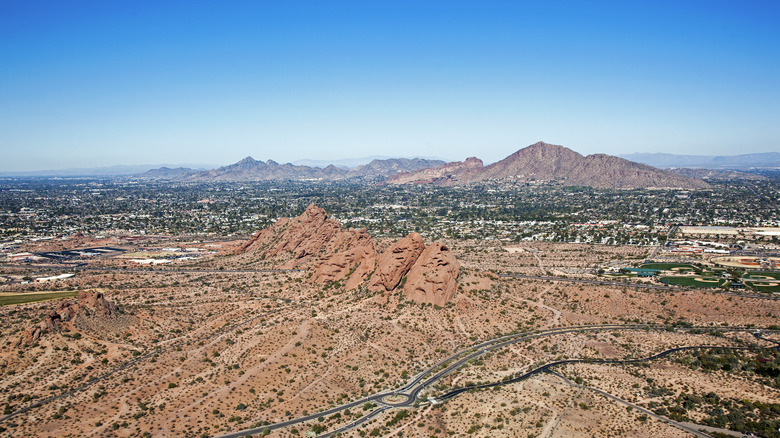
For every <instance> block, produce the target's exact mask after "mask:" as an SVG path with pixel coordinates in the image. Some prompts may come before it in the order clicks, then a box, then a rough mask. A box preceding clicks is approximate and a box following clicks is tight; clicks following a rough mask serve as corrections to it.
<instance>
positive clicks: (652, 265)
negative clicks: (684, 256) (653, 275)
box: [640, 263, 699, 272]
mask: <svg viewBox="0 0 780 438" xmlns="http://www.w3.org/2000/svg"><path fill="white" fill-rule="evenodd" d="M640 268H642V269H660V270H662V271H671V270H672V269H674V268H680V269H678V271H695V272H699V268H697V267H696V266H693V265H689V264H687V263H645V264H644V265H642V266H640Z"/></svg>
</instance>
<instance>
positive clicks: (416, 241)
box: [368, 233, 425, 292]
mask: <svg viewBox="0 0 780 438" xmlns="http://www.w3.org/2000/svg"><path fill="white" fill-rule="evenodd" d="M424 249H425V242H423V238H422V236H420V234H419V233H411V234H409V235H408V236H406V237H404V238H403V239H401V240H399V241H398V242H396V243H395V244H394V245H393V246H391V247H390V248H388V249H387V251H385V252H384V253H382V255H381V256H380V257H379V260H378V261H377V267H376V271H374V275H373V276H371V279H370V280H369V286H368V289H369V290H371V291H375V292H382V291H387V292H389V291H391V290H393V289H395V288H396V286H398V284H399V283H400V282H401V279H402V278H403V277H404V275H406V273H407V272H409V269H411V268H412V265H414V262H416V261H417V258H418V257H420V254H422V252H423V250H424Z"/></svg>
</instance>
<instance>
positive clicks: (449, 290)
mask: <svg viewBox="0 0 780 438" xmlns="http://www.w3.org/2000/svg"><path fill="white" fill-rule="evenodd" d="M459 273H460V263H459V262H458V260H457V259H456V258H455V255H454V254H453V253H452V252H451V251H450V250H449V248H447V246H445V245H443V244H441V243H433V244H431V245H429V246H428V247H427V248H425V251H423V252H422V254H420V257H418V258H417V261H416V262H415V264H414V265H413V266H412V268H411V269H410V270H409V273H408V274H407V275H406V284H405V285H404V295H405V296H406V298H407V299H409V300H413V301H416V302H418V303H428V304H434V305H437V306H443V305H445V304H447V302H448V301H449V300H450V299H451V298H452V296H453V295H454V294H455V290H456V288H457V281H458V274H459Z"/></svg>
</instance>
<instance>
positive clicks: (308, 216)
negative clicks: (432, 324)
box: [238, 204, 460, 305]
mask: <svg viewBox="0 0 780 438" xmlns="http://www.w3.org/2000/svg"><path fill="white" fill-rule="evenodd" d="M238 252H239V253H255V254H257V255H258V256H259V257H260V258H262V259H265V260H271V263H274V266H276V267H279V268H288V269H289V268H308V269H309V270H310V271H311V279H312V281H313V282H315V283H318V284H326V283H331V282H343V285H344V287H345V288H346V289H347V290H351V289H357V288H359V287H362V286H364V285H367V289H368V290H370V291H373V292H382V293H385V292H391V291H394V290H397V289H398V287H399V285H400V284H401V282H402V279H403V278H404V277H406V276H407V275H409V276H408V278H407V280H409V281H410V282H409V281H407V288H405V290H407V291H408V292H407V297H408V298H409V299H411V300H415V301H419V302H421V303H433V304H436V305H444V304H445V303H446V302H447V301H448V300H449V299H450V298H451V297H452V295H453V294H454V293H455V288H456V281H457V278H458V273H459V269H460V264H459V263H458V261H457V260H456V259H455V257H454V256H453V255H452V253H451V252H449V250H448V249H447V247H446V246H444V245H442V244H440V243H434V244H431V245H430V246H429V247H428V248H426V247H425V242H424V241H423V238H422V236H421V235H420V234H419V233H411V234H409V235H408V236H406V237H404V238H403V239H400V240H398V241H397V242H395V243H394V244H392V245H391V246H390V247H389V248H388V249H387V250H385V251H384V252H383V253H382V254H381V255H379V254H378V252H377V244H376V242H375V241H374V239H373V238H371V236H370V235H369V234H368V232H367V231H366V230H365V229H360V230H355V229H348V230H344V229H342V228H341V227H340V226H339V224H338V222H336V221H335V220H333V219H329V218H328V216H327V214H326V213H325V211H324V210H323V209H321V208H319V207H317V206H315V205H313V204H312V205H310V206H309V207H308V208H306V211H305V212H303V214H301V215H300V216H298V217H295V218H283V219H279V220H278V221H277V222H276V223H275V224H274V225H272V226H271V227H268V228H266V229H264V230H262V231H260V232H258V233H257V234H255V235H254V237H252V239H250V240H249V241H247V242H246V243H245V244H244V245H242V246H241V248H240V249H239V250H238Z"/></svg>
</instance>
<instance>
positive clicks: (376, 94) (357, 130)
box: [0, 1, 780, 171]
mask: <svg viewBox="0 0 780 438" xmlns="http://www.w3.org/2000/svg"><path fill="white" fill-rule="evenodd" d="M778 17H780V4H778V3H775V2H765V1H746V2H739V3H736V2H727V1H690V2H685V3H682V4H681V3H679V2H671V1H659V2H646V3H641V4H636V3H631V4H624V3H621V2H610V1H599V2H595V3H594V2H588V3H587V4H585V3H582V2H574V1H554V2H544V4H536V3H526V2H491V3H490V4H488V5H485V4H480V5H476V4H473V3H469V2H459V1H455V2H447V3H443V2H424V3H419V2H404V1H402V2H388V3H370V4H368V3H360V2H341V1H339V2H327V3H315V2H307V1H301V2H284V3H269V2H243V1H222V2H207V1H191V2H126V1H119V2H104V3H103V2H78V3H62V2H43V1H31V2H21V1H7V2H3V3H2V4H0V56H2V58H1V59H3V68H2V69H0V171H34V170H43V169H62V168H86V167H100V166H113V165H120V164H138V163H181V162H197V163H213V164H219V165H223V164H230V163H233V162H236V161H238V160H240V159H241V158H243V157H246V156H252V157H254V158H255V159H259V160H267V159H273V160H275V161H277V162H280V163H285V162H294V161H297V160H301V159H309V160H327V159H343V158H352V157H365V156H369V155H388V156H421V155H422V156H439V157H443V158H446V159H448V160H450V159H452V160H463V159H464V158H466V157H468V156H477V157H479V158H481V159H483V160H484V161H485V162H486V163H490V162H495V161H497V160H499V159H501V158H503V157H505V156H507V155H509V154H511V153H513V152H514V151H516V150H518V149H520V148H522V147H525V146H528V145H530V144H532V143H535V142H537V141H539V140H543V141H545V142H548V143H553V144H559V145H563V146H566V147H568V148H570V149H573V150H575V151H577V152H579V153H581V154H583V155H587V154H593V153H607V154H612V155H620V154H628V153H634V152H663V153H675V154H689V155H737V154H746V153H758V152H773V151H778V150H780V126H779V125H778V123H777V120H780V58H778V57H777V55H776V53H777V50H776V48H777V47H778V46H780V29H778V27H777V26H776V21H777V18H778Z"/></svg>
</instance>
